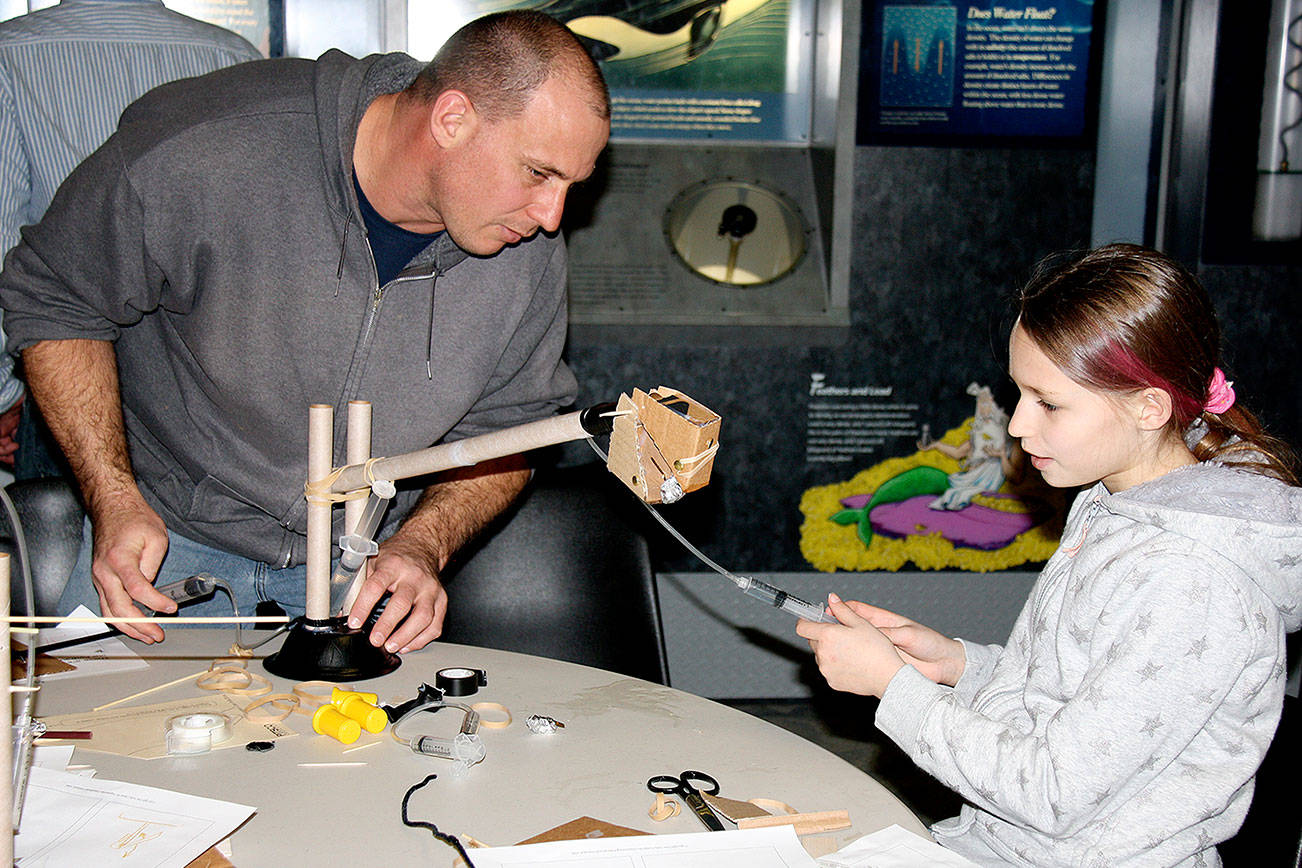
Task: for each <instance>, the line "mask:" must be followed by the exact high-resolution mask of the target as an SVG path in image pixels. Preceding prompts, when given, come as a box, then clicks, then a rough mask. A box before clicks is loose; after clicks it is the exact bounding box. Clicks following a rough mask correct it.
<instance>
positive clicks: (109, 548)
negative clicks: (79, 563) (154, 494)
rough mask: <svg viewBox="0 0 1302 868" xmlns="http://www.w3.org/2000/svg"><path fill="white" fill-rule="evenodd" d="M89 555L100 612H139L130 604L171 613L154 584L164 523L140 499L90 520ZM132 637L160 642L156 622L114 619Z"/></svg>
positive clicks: (164, 534)
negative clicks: (90, 548) (140, 622)
mask: <svg viewBox="0 0 1302 868" xmlns="http://www.w3.org/2000/svg"><path fill="white" fill-rule="evenodd" d="M91 528H92V533H93V539H94V556H93V558H92V561H91V567H90V574H91V578H92V579H93V580H94V582H95V590H96V591H98V592H99V604H100V611H101V612H102V613H103V614H104V616H105V617H116V618H131V617H139V616H140V615H143V614H144V613H143V612H142V611H140V609H138V608H137V607H136V606H135V605H133V603H136V602H139V603H140V604H142V605H143V606H146V607H148V608H150V609H153V610H154V611H156V612H168V613H171V612H175V611H176V603H175V602H173V601H172V600H170V599H168V598H167V597H165V596H163V595H162V594H160V593H158V591H157V590H155V589H154V580H155V579H156V578H158V567H159V566H160V565H161V564H162V562H163V556H164V555H165V554H167V527H166V526H165V525H164V524H163V520H162V519H161V518H159V517H158V513H156V512H154V511H153V510H152V509H150V507H149V505H148V504H146V503H145V502H144V501H143V500H139V501H137V502H134V503H126V504H122V505H121V506H119V507H117V508H114V509H112V510H107V511H103V514H102V515H100V516H99V517H98V518H96V519H95V520H94V521H92V522H91ZM116 626H117V628H118V629H119V630H121V631H122V632H123V633H125V634H126V635H128V636H130V637H132V638H133V639H139V640H140V641H142V642H145V643H148V644H153V643H154V642H161V641H163V630H162V628H161V627H159V626H158V625H157V624H117V625H116Z"/></svg>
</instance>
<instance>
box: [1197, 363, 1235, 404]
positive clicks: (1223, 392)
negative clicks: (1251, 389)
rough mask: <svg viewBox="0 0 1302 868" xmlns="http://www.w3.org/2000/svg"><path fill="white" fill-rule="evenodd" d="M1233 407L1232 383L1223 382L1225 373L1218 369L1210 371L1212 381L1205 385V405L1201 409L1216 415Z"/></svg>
mask: <svg viewBox="0 0 1302 868" xmlns="http://www.w3.org/2000/svg"><path fill="white" fill-rule="evenodd" d="M1233 406H1234V383H1233V382H1226V381H1225V372H1224V371H1222V370H1221V369H1220V368H1216V369H1215V370H1213V371H1212V381H1211V382H1210V383H1208V384H1207V403H1206V404H1203V409H1204V410H1206V411H1207V412H1208V413H1216V414H1217V415H1219V414H1221V413H1224V412H1225V411H1226V410H1228V409H1230V408H1231V407H1233Z"/></svg>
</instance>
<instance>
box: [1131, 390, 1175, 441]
mask: <svg viewBox="0 0 1302 868" xmlns="http://www.w3.org/2000/svg"><path fill="white" fill-rule="evenodd" d="M1136 398H1137V401H1138V410H1139V427H1140V428H1141V429H1143V430H1145V431H1157V430H1160V429H1161V428H1164V427H1165V426H1166V423H1167V422H1169V421H1170V420H1171V413H1172V410H1173V404H1172V401H1171V395H1170V394H1169V393H1168V392H1167V391H1166V390H1165V389H1158V388H1149V389H1145V390H1143V391H1142V392H1140V393H1139V395H1137V396H1136Z"/></svg>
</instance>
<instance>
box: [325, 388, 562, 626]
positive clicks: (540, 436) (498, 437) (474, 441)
mask: <svg viewBox="0 0 1302 868" xmlns="http://www.w3.org/2000/svg"><path fill="white" fill-rule="evenodd" d="M582 415H583V413H582V411H580V412H577V413H567V414H566V415H564V416H552V417H549V418H547V419H539V420H538V421H537V422H529V423H527V424H525V425H517V426H515V427H514V428H506V429H504V430H501V431H493V432H490V433H488V434H480V435H479V436H478V437H467V438H466V439H465V440H457V441H456V442H454V443H440V444H439V445H438V446H431V447H430V448H428V449H420V450H417V451H416V452H408V453H406V454H405V455H395V456H394V457H392V458H380V459H378V460H377V461H376V462H375V463H374V464H373V465H371V475H372V476H374V478H376V479H387V480H389V481H391V482H393V481H396V480H399V479H409V478H410V477H413V476H423V475H424V474H426V473H438V472H439V471H440V470H451V469H452V468H454V467H471V466H473V465H475V464H478V463H480V462H481V461H488V460H490V459H493V458H504V457H506V456H507V455H516V454H519V453H521V452H528V451H529V450H531V449H540V448H542V447H543V446H554V445H556V444H557V443H568V442H569V441H571V440H580V439H582V438H584V437H587V436H588V432H587V431H586V430H584V428H583V425H582V423H581V422H580V418H579V417H580V416H582ZM329 472H330V468H326V471H325V472H324V473H316V472H315V471H313V473H312V475H311V478H312V479H320V478H322V477H324V476H325V475H326V474H327V473H329ZM369 485H370V482H369V481H368V480H367V479H366V468H365V466H364V464H350V465H349V466H347V467H345V468H344V469H343V472H342V473H340V474H339V477H338V478H337V479H336V480H335V482H334V484H333V485H331V486H330V490H331V491H332V492H336V493H341V492H345V491H354V490H356V489H358V488H365V487H367V486H369ZM309 617H311V616H309Z"/></svg>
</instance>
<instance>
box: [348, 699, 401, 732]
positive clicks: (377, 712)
mask: <svg viewBox="0 0 1302 868" xmlns="http://www.w3.org/2000/svg"><path fill="white" fill-rule="evenodd" d="M335 706H336V707H337V708H338V709H339V710H340V711H341V712H343V714H344V716H345V717H347V718H349V719H351V720H355V721H357V722H358V723H359V724H361V726H362V729H364V730H366V731H367V732H381V731H382V730H383V729H384V727H385V726H387V725H388V723H389V716H388V715H387V714H385V713H384V709H382V708H379V707H377V706H376V705H374V704H373V703H370V702H367V701H366V700H365V699H363V698H362V696H361V695H360V694H356V693H355V694H353V695H352V696H345V697H344V698H343V699H342V700H340V701H339V702H337V703H335Z"/></svg>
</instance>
